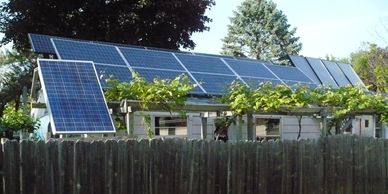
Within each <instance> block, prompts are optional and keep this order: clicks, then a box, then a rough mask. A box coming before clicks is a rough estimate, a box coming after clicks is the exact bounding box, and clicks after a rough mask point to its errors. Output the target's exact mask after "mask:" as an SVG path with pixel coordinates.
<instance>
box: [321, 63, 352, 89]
mask: <svg viewBox="0 0 388 194" xmlns="http://www.w3.org/2000/svg"><path fill="white" fill-rule="evenodd" d="M321 61H322V63H323V65H325V67H326V69H327V70H328V71H329V73H330V74H331V75H332V77H333V79H334V80H335V81H336V82H337V85H338V86H340V87H342V86H349V85H352V83H351V82H350V81H349V80H348V78H347V77H346V76H345V74H344V73H343V72H342V70H341V69H340V68H339V67H338V65H337V63H336V62H333V61H328V60H321Z"/></svg>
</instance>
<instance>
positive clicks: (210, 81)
mask: <svg viewBox="0 0 388 194" xmlns="http://www.w3.org/2000/svg"><path fill="white" fill-rule="evenodd" d="M192 75H193V76H194V78H195V79H196V80H197V81H198V82H200V83H201V85H202V87H203V88H204V89H205V90H206V92H207V93H208V94H225V93H226V92H227V88H228V87H229V86H230V84H231V83H232V82H233V81H235V80H237V77H236V76H234V75H233V76H232V75H231V76H228V75H213V74H201V73H192Z"/></svg>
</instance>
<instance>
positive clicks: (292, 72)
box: [266, 64, 312, 82]
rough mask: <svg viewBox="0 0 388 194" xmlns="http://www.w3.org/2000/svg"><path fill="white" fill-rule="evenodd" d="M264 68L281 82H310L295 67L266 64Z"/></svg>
mask: <svg viewBox="0 0 388 194" xmlns="http://www.w3.org/2000/svg"><path fill="white" fill-rule="evenodd" d="M266 67H268V68H269V69H270V70H271V71H272V72H273V73H274V74H276V75H277V76H278V77H279V78H280V79H282V80H291V81H301V82H312V81H311V80H310V79H309V78H308V77H307V76H306V75H305V74H303V73H302V72H301V71H300V70H299V69H297V68H295V67H289V66H281V65H268V64H266Z"/></svg>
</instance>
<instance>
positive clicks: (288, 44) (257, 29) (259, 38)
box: [222, 0, 302, 63]
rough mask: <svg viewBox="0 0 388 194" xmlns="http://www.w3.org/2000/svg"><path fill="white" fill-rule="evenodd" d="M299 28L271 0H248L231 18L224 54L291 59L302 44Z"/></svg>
mask: <svg viewBox="0 0 388 194" xmlns="http://www.w3.org/2000/svg"><path fill="white" fill-rule="evenodd" d="M295 32H296V28H293V29H290V25H289V24H288V22H287V18H286V16H285V15H284V14H283V12H282V11H280V10H278V9H277V8H276V4H275V3H273V2H272V1H270V0H245V1H244V2H243V3H242V4H241V6H239V7H238V10H237V11H235V12H234V16H233V17H232V18H231V24H230V25H229V26H228V34H227V36H226V37H225V38H224V39H223V48H222V54H225V55H231V56H237V57H252V58H256V59H262V60H272V61H274V62H277V63H287V61H288V60H287V59H288V58H287V55H289V54H298V52H299V51H300V50H301V48H302V44H301V43H299V42H298V41H299V37H296V36H295Z"/></svg>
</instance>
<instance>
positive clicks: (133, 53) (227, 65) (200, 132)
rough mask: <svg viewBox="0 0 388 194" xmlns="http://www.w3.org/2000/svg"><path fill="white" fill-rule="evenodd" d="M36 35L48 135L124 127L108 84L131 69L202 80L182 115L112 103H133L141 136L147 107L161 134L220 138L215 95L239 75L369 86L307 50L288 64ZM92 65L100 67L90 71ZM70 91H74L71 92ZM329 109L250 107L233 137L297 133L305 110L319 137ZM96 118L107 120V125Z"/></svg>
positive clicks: (36, 92)
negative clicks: (106, 92)
mask: <svg viewBox="0 0 388 194" xmlns="http://www.w3.org/2000/svg"><path fill="white" fill-rule="evenodd" d="M29 38H30V41H31V45H32V49H33V51H34V52H37V53H40V54H41V56H43V58H46V59H39V60H38V63H39V67H38V69H36V71H35V73H34V78H33V87H32V99H33V100H34V102H33V104H32V111H31V114H32V115H33V116H34V117H35V118H39V119H40V121H41V129H40V134H41V136H42V137H44V138H47V137H48V136H50V135H51V134H53V135H58V134H60V135H66V134H100V133H103V134H106V133H113V134H114V133H116V129H115V127H114V126H112V121H113V120H115V119H116V118H113V119H112V118H111V116H109V110H108V108H107V103H106V101H105V99H104V98H103V96H102V89H106V88H109V85H108V84H107V83H106V80H107V78H109V77H110V76H113V77H114V78H115V79H118V80H120V81H130V80H131V72H134V71H136V72H138V73H139V74H140V75H141V76H143V77H144V78H145V79H146V80H152V79H154V78H155V77H159V78H162V79H172V78H175V77H176V76H178V75H180V74H185V75H187V76H188V77H189V78H190V79H191V81H192V82H194V83H196V84H198V86H199V87H197V88H195V89H194V90H192V91H191V97H190V98H189V100H188V102H187V107H190V108H188V109H187V111H188V113H187V117H186V118H181V117H180V116H179V115H178V114H177V113H173V114H172V115H171V114H170V113H167V112H163V111H160V110H158V109H155V110H153V111H150V112H141V110H136V108H134V107H136V102H124V104H123V103H121V106H120V105H117V103H116V106H114V107H113V108H112V107H111V108H112V109H111V110H115V111H117V110H118V108H119V109H120V108H121V109H120V110H122V109H125V111H119V112H121V113H122V115H125V121H126V125H127V127H126V128H127V131H126V135H130V136H132V137H139V138H140V137H145V136H146V132H145V130H144V128H145V126H144V123H143V121H142V115H143V114H147V115H150V116H151V123H152V129H153V130H154V133H155V135H156V136H157V137H187V138H206V139H213V136H214V130H215V124H214V119H215V118H216V117H217V115H219V114H226V113H227V112H228V110H227V107H226V106H225V105H222V104H219V103H217V102H215V101H214V99H213V97H214V96H219V95H222V94H224V93H225V88H226V87H227V86H228V85H229V84H230V83H232V82H233V81H234V80H238V81H240V82H242V83H244V84H246V85H247V86H249V87H251V88H256V87H258V85H259V84H260V83H263V82H267V81H268V82H271V83H272V84H279V83H281V84H285V85H287V86H289V87H294V86H295V85H296V84H302V85H306V86H308V87H310V88H314V87H317V86H318V85H326V86H331V87H333V88H337V87H341V86H345V85H352V86H363V83H362V81H361V80H360V79H359V77H358V76H357V74H356V73H355V72H354V70H353V69H352V67H351V66H350V65H348V64H338V63H335V62H331V61H325V60H320V59H314V58H307V57H302V56H290V59H291V61H292V63H293V64H294V66H280V65H276V64H273V63H272V62H270V61H260V60H252V59H246V58H234V57H228V56H218V55H209V54H201V53H191V52H180V51H175V50H174V51H169V50H165V49H157V48H148V47H139V46H132V45H123V44H116V43H104V42H95V41H86V40H74V39H69V38H61V37H54V36H47V35H40V34H29ZM47 58H51V59H47ZM72 69H75V70H72ZM81 71H82V73H81ZM90 72H92V73H91V74H89V73H90ZM86 75H87V76H86ZM87 78H89V79H87ZM77 80H78V81H77ZM38 83H39V84H38ZM39 85H40V86H41V87H40V88H39V87H38V86H39ZM81 86H82V87H81ZM363 87H364V86H363ZM88 88H93V89H88ZM50 92H51V93H50ZM70 93H72V94H74V95H71V96H70ZM62 94H63V95H62ZM65 94H69V95H65ZM89 94H93V95H89ZM89 98H91V99H89ZM60 99H62V100H60ZM63 99H65V100H63ZM69 99H70V100H69ZM90 102H95V103H94V104H93V107H96V108H93V109H90V106H91V105H90ZM127 103H129V104H127ZM131 103H132V104H131ZM83 106H85V108H83ZM128 107H129V108H128ZM96 110H98V111H96ZM321 111H322V110H321V109H314V108H310V109H309V110H301V112H300V113H299V114H298V113H295V114H277V113H274V114H268V113H267V114H260V113H257V114H253V115H247V116H246V117H244V120H252V122H248V123H253V126H249V125H244V126H243V127H242V128H241V127H239V126H238V125H232V126H231V130H229V131H230V132H229V133H230V134H229V136H230V138H231V139H252V140H253V139H256V140H262V139H266V140H270V139H279V138H280V139H296V138H297V136H298V132H299V122H298V118H299V117H298V115H302V113H303V115H304V116H303V117H302V120H301V125H302V130H301V137H302V138H317V137H319V136H320V135H321V131H322V130H321V129H322V127H321V123H322V122H323V121H324V119H325V117H322V116H321V115H320V113H321ZM88 114H90V115H88ZM74 115H77V116H74ZM107 115H108V116H107ZM100 117H101V118H100ZM96 122H104V126H105V127H101V126H99V124H96ZM357 122H358V123H361V124H358V123H357ZM77 123H78V124H77ZM367 123H368V124H367ZM350 126H353V127H350ZM356 126H359V127H360V128H356ZM343 127H344V128H346V129H349V133H355V134H361V135H367V136H376V134H377V133H376V131H375V117H374V115H373V114H372V115H361V116H359V117H357V118H356V119H354V120H349V121H347V122H345V123H344V124H343ZM80 128H82V129H80ZM360 131H361V132H360ZM384 133H385V132H384ZM116 134H117V133H116ZM379 134H383V132H379Z"/></svg>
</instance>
